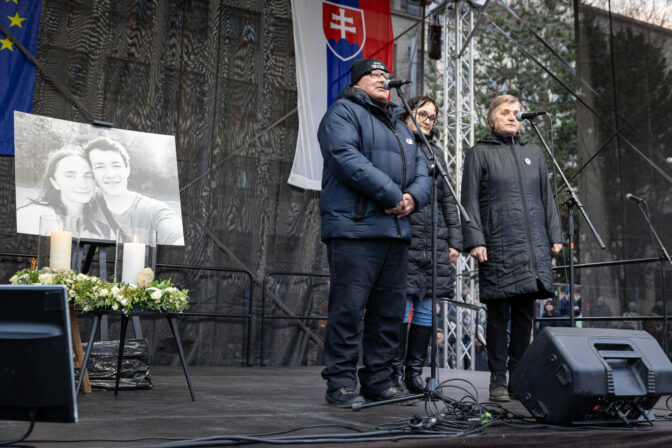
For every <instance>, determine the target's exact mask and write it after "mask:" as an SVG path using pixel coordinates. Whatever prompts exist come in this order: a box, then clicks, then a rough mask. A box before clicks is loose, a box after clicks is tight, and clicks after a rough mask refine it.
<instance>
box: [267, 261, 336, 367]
mask: <svg viewBox="0 0 672 448" xmlns="http://www.w3.org/2000/svg"><path fill="white" fill-rule="evenodd" d="M273 276H292V277H318V278H330V277H331V274H318V273H312V272H269V273H268V274H266V275H265V276H264V284H263V291H262V293H261V319H260V320H261V329H260V339H261V342H260V344H259V365H260V366H265V365H266V361H265V359H264V335H265V329H266V319H290V320H291V319H297V320H326V319H327V316H322V315H308V316H303V315H302V316H297V315H293V314H289V311H288V310H287V309H283V311H284V312H285V314H284V315H280V316H279V315H276V314H272V315H270V316H267V315H266V291H267V290H268V281H269V279H270V278H272V277H273ZM318 345H319V344H318Z"/></svg>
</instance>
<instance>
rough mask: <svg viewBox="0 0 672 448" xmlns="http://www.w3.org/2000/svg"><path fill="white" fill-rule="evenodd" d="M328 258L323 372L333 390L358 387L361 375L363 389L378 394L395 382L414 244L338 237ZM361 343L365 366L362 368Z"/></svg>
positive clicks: (330, 248) (329, 388) (330, 246)
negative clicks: (410, 248) (410, 251)
mask: <svg viewBox="0 0 672 448" xmlns="http://www.w3.org/2000/svg"><path fill="white" fill-rule="evenodd" d="M327 256H328V258H329V269H330V271H331V278H330V289H329V312H328V316H329V317H328V320H327V333H326V337H325V341H324V360H325V364H326V367H325V368H324V370H323V371H322V377H323V378H324V379H326V380H327V391H333V390H336V389H340V388H342V387H351V388H356V387H357V375H359V381H360V384H361V389H362V392H363V393H365V394H371V395H375V394H378V393H380V392H382V391H383V390H385V389H387V388H389V387H391V386H393V383H392V365H391V364H392V360H393V359H394V356H395V352H396V350H397V347H398V345H399V332H400V329H401V324H402V321H403V319H404V310H405V307H406V271H407V266H408V246H407V245H406V244H405V243H404V242H402V241H397V240H346V239H335V240H331V241H329V242H328V243H327ZM364 310H366V314H365V315H364V325H363V327H362V315H363V314H364ZM360 341H361V342H362V351H363V358H362V361H363V364H364V366H363V367H362V368H360V369H359V372H357V360H358V357H359V344H360Z"/></svg>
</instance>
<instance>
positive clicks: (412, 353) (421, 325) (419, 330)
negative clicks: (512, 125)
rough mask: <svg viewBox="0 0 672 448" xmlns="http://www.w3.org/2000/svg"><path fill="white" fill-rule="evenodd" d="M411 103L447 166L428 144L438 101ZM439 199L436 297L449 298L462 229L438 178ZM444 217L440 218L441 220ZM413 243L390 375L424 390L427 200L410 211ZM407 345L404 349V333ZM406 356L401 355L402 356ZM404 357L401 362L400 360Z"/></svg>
mask: <svg viewBox="0 0 672 448" xmlns="http://www.w3.org/2000/svg"><path fill="white" fill-rule="evenodd" d="M409 106H410V108H411V111H412V112H413V114H414V115H415V119H416V120H417V122H418V125H419V126H420V130H421V131H422V133H423V134H425V136H426V137H427V140H428V141H429V142H430V144H431V147H432V151H433V152H434V157H435V159H436V161H437V162H438V163H441V165H442V166H443V167H444V169H445V168H446V164H445V161H444V155H443V151H442V150H441V148H439V147H438V146H436V145H435V144H433V143H431V142H432V140H433V137H434V134H433V128H434V123H435V122H436V116H437V113H438V108H437V105H436V101H434V99H432V98H430V97H427V96H416V97H415V98H413V99H411V101H410V103H409ZM402 118H403V119H404V120H405V121H406V125H407V126H408V127H409V128H410V129H411V131H413V132H414V133H415V141H416V144H417V145H418V146H419V145H424V143H422V139H421V138H420V135H419V134H418V130H417V129H416V127H415V124H414V123H413V120H411V118H410V117H409V116H408V115H406V116H402ZM437 199H438V205H439V214H440V215H441V216H439V217H438V218H439V219H438V223H437V254H436V258H437V279H436V295H437V297H448V298H452V297H453V296H454V295H455V277H454V275H453V268H452V266H451V263H454V262H455V260H457V256H458V255H459V253H460V251H461V250H462V232H461V229H460V221H459V218H458V212H457V204H456V203H455V199H454V196H453V194H452V193H451V192H450V189H449V188H448V186H446V184H445V183H444V182H443V181H442V180H439V184H438V192H437ZM441 217H443V219H441ZM411 233H412V235H413V237H412V239H411V245H410V247H409V249H408V277H407V281H406V283H407V288H406V293H407V295H408V299H407V301H406V315H405V318H404V325H403V326H402V330H401V345H400V347H399V351H398V353H397V357H396V360H395V363H394V368H393V379H394V380H395V384H396V385H397V386H398V387H402V388H403V386H404V383H405V385H406V387H408V389H409V390H410V391H411V392H413V393H421V392H422V391H423V390H424V388H425V382H424V380H423V379H422V368H423V367H424V365H425V360H426V357H427V347H428V345H429V340H430V338H431V334H432V328H431V325H432V299H431V297H432V289H431V288H432V263H433V261H432V207H431V202H430V204H428V205H426V206H425V207H423V208H421V209H419V210H418V211H416V212H415V213H412V214H411ZM411 306H413V314H412V322H411V324H410V329H409V328H408V323H409V317H410V316H409V314H410V311H411ZM407 336H408V349H407V351H406V352H404V349H405V346H406V344H405V342H406V337H407ZM404 355H405V356H404ZM404 361H405V362H404ZM404 364H405V366H406V373H405V381H403V382H402V378H404V375H403V367H404Z"/></svg>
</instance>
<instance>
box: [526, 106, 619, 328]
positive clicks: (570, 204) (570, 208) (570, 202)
mask: <svg viewBox="0 0 672 448" xmlns="http://www.w3.org/2000/svg"><path fill="white" fill-rule="evenodd" d="M529 122H530V125H531V126H532V129H534V132H536V134H537V137H539V140H541V143H542V145H543V146H544V149H545V150H546V152H547V153H548V156H549V157H550V159H551V161H553V164H554V165H555V169H556V170H557V171H558V173H560V177H561V178H562V181H563V182H564V184H565V190H566V191H567V192H568V193H569V198H568V199H567V200H566V201H565V202H563V204H564V205H566V206H567V214H568V217H569V224H568V227H569V326H570V327H572V328H573V327H574V326H575V319H574V317H575V316H574V305H575V303H576V302H575V300H574V207H579V211H580V212H581V214H582V215H583V218H584V219H585V220H586V223H587V224H588V227H589V228H590V231H591V232H593V236H594V237H595V240H596V241H597V244H598V245H599V246H600V249H605V248H606V246H605V245H604V241H602V238H600V234H599V233H597V230H596V229H595V226H593V223H592V222H591V221H590V218H589V217H588V214H587V213H586V210H585V209H584V208H583V204H582V203H581V201H579V198H578V196H577V195H576V193H575V192H574V190H573V189H572V186H571V185H570V184H569V181H568V180H567V177H565V173H563V172H562V168H560V165H559V164H558V161H557V160H556V159H555V157H554V156H553V153H552V152H551V150H550V148H549V147H548V145H547V144H546V141H545V140H544V137H542V136H541V133H540V132H539V129H538V128H537V125H536V124H535V123H534V118H531V119H530V120H529Z"/></svg>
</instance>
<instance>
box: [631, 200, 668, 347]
mask: <svg viewBox="0 0 672 448" xmlns="http://www.w3.org/2000/svg"><path fill="white" fill-rule="evenodd" d="M645 205H647V202H646V201H637V206H638V207H639V211H640V212H642V216H644V219H645V220H646V223H647V224H648V225H649V230H650V231H651V235H652V236H653V239H655V240H656V243H658V246H659V247H660V252H661V253H662V254H663V257H665V259H667V261H668V263H670V265H672V259H671V258H670V254H669V252H668V251H667V249H666V248H665V245H664V244H663V242H662V240H661V239H660V237H659V236H658V232H656V229H655V228H654V227H653V224H652V223H651V219H650V218H649V213H648V211H649V209H648V206H647V208H646V210H644V206H645ZM661 282H662V287H663V315H664V317H663V350H664V351H665V354H666V355H667V356H670V352H669V347H668V346H667V300H666V299H665V292H664V291H665V266H664V265H663V266H662V269H661Z"/></svg>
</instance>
